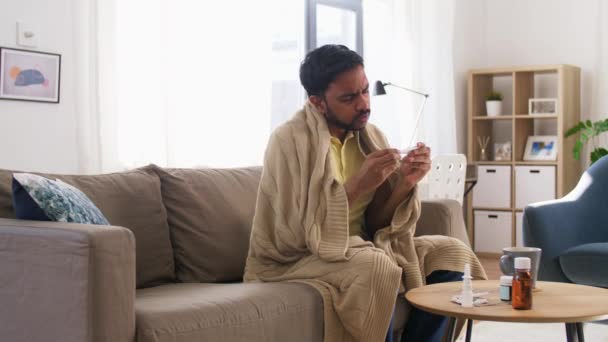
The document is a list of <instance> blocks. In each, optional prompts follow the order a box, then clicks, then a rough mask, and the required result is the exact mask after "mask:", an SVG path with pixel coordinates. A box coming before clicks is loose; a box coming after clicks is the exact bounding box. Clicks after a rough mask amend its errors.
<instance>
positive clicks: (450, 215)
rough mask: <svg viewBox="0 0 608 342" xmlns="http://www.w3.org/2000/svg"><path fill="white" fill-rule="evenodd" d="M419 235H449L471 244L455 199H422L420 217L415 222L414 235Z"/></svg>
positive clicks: (459, 207) (468, 244) (460, 209)
mask: <svg viewBox="0 0 608 342" xmlns="http://www.w3.org/2000/svg"><path fill="white" fill-rule="evenodd" d="M421 235H445V236H450V237H454V238H457V239H459V240H461V241H462V242H464V243H465V244H466V245H467V246H469V247H470V246H471V244H470V242H469V237H468V235H467V228H466V225H465V223H464V217H463V215H462V207H461V206H460V203H458V201H456V200H451V199H437V200H424V201H422V209H421V212H420V218H419V219H418V223H417V224H416V236H421Z"/></svg>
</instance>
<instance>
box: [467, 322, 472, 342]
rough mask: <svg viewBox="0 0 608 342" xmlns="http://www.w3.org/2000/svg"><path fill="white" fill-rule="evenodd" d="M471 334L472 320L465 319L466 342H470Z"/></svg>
mask: <svg viewBox="0 0 608 342" xmlns="http://www.w3.org/2000/svg"><path fill="white" fill-rule="evenodd" d="M472 334H473V320H472V319H470V318H469V319H467V338H466V342H471V335H472Z"/></svg>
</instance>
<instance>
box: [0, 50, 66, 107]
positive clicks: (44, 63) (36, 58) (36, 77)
mask: <svg viewBox="0 0 608 342" xmlns="http://www.w3.org/2000/svg"><path fill="white" fill-rule="evenodd" d="M60 74H61V55H58V54H54V53H46V52H38V51H28V50H19V49H12V48H4V47H0V99H4V100H22V101H37V102H52V103H59V83H60V82H59V81H60Z"/></svg>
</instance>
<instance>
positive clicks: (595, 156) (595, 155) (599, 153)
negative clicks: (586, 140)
mask: <svg viewBox="0 0 608 342" xmlns="http://www.w3.org/2000/svg"><path fill="white" fill-rule="evenodd" d="M605 155H608V150H606V149H605V148H603V147H598V148H596V149H595V150H593V151H592V152H591V165H593V163H595V162H596V161H598V160H600V158H602V157H603V156H605Z"/></svg>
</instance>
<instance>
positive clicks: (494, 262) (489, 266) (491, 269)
mask: <svg viewBox="0 0 608 342" xmlns="http://www.w3.org/2000/svg"><path fill="white" fill-rule="evenodd" d="M498 260H499V257H498V256H496V257H488V256H483V257H481V256H480V257H479V261H481V265H482V266H483V268H484V269H485V270H486V274H487V275H488V279H490V280H498V279H500V276H501V275H502V273H501V272H500V267H499V266H498Z"/></svg>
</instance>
